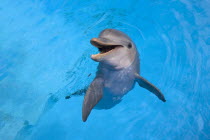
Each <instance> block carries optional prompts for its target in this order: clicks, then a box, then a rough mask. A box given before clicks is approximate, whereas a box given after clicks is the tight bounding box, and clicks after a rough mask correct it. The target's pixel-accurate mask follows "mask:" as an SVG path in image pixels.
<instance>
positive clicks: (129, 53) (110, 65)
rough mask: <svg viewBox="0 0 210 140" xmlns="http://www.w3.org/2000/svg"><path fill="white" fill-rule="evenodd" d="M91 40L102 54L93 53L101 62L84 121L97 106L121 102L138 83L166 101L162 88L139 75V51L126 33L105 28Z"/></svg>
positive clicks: (88, 95) (90, 90)
mask: <svg viewBox="0 0 210 140" xmlns="http://www.w3.org/2000/svg"><path fill="white" fill-rule="evenodd" d="M90 43H91V44H92V45H93V46H95V47H96V48H98V50H99V53H98V54H95V55H91V58H92V59H93V60H94V61H96V62H99V65H98V71H97V73H96V77H95V79H94V80H93V82H92V83H91V84H90V86H89V87H88V90H87V92H86V95H85V97H84V101H83V107H82V120H83V121H84V122H85V121H86V120H87V118H88V116H89V114H90V112H91V110H92V109H93V108H94V107H96V108H99V109H109V108H111V107H113V106H114V105H116V104H118V103H119V102H120V101H121V98H122V97H123V95H125V94H126V93H128V92H129V91H130V90H131V89H133V87H134V85H135V83H136V82H137V83H138V84H139V86H141V87H143V88H145V89H147V90H149V91H150V92H152V93H154V94H155V95H156V96H157V97H158V98H159V99H160V100H162V101H163V102H165V101H166V100H165V98H164V96H163V94H162V93H161V91H160V90H159V89H158V88H156V87H155V86H154V85H153V84H151V83H150V82H149V81H147V80H146V79H144V78H143V77H141V76H140V75H139V73H140V60H139V54H138V51H137V48H136V46H135V44H134V43H133V42H132V40H131V39H130V38H129V37H128V36H127V35H126V34H124V33H123V32H121V31H119V30H116V29H105V30H103V31H102V32H101V33H100V34H99V37H98V38H92V39H91V40H90Z"/></svg>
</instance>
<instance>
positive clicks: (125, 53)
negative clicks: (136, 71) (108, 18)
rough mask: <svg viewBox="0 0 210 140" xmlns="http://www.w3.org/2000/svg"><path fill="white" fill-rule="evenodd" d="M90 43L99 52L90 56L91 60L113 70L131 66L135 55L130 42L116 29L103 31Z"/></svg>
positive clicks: (132, 44)
mask: <svg viewBox="0 0 210 140" xmlns="http://www.w3.org/2000/svg"><path fill="white" fill-rule="evenodd" d="M90 43H91V44H92V45H93V46H95V47H97V48H98V50H99V53H98V54H94V55H91V58H92V59H93V60H95V61H97V62H100V63H104V64H106V65H108V66H109V67H111V68H114V69H120V68H125V67H127V66H129V65H131V64H132V62H133V61H134V59H135V57H136V54H137V51H136V47H135V44H134V43H133V42H132V40H131V39H130V38H129V37H128V36H127V35H126V34H124V33H123V32H121V31H119V30H116V29H105V30H103V31H102V32H101V33H100V34H99V37H98V38H92V39H91V40H90Z"/></svg>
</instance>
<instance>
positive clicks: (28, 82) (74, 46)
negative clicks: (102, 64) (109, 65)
mask: <svg viewBox="0 0 210 140" xmlns="http://www.w3.org/2000/svg"><path fill="white" fill-rule="evenodd" d="M209 7H210V1H209V0H180V1H178V0H171V1H169V0H168V1H164V2H163V1H161V0H139V1H138V0H131V1H124V2H122V0H114V1H113V0H107V1H100V0H88V1H87V0H75V1H71V0H59V1H54V0H0V140H94V139H96V140H109V139H110V140H111V139H113V140H144V139H145V140H151V139H152V140H153V139H154V140H198V139H199V140H206V139H210V90H209V86H210V73H209V71H210V8H209ZM105 28H115V29H118V30H121V31H123V32H125V33H127V34H128V35H129V36H130V37H131V38H132V39H133V41H134V42H135V43H136V45H137V47H138V50H139V52H140V58H141V75H142V76H143V77H145V78H146V79H148V80H149V81H151V82H152V83H154V84H155V85H156V86H157V87H159V88H160V89H161V91H162V92H163V94H164V95H165V97H166V100H167V102H166V103H163V102H161V101H160V100H158V98H157V97H155V96H154V95H153V94H151V93H150V92H148V91H146V90H145V89H143V88H141V87H139V86H138V85H136V86H135V88H134V89H133V90H132V91H131V92H129V93H128V94H127V95H126V96H124V98H123V101H122V102H121V103H120V104H118V105H117V106H115V107H114V108H112V109H109V110H93V111H92V113H91V115H90V116H89V118H88V121H87V122H85V123H83V122H82V119H81V108H82V102H83V98H84V96H75V97H72V98H70V99H68V100H66V99H65V96H67V95H70V94H71V93H73V92H75V91H77V90H79V89H82V88H84V87H85V86H87V85H89V84H90V82H91V81H92V80H93V78H94V75H95V72H96V67H97V63H96V62H94V61H92V60H91V59H90V55H91V54H93V53H96V52H97V50H96V49H95V48H94V47H93V46H91V44H90V43H89V40H90V39H91V38H93V37H97V35H98V33H99V32H100V31H101V30H103V29H105Z"/></svg>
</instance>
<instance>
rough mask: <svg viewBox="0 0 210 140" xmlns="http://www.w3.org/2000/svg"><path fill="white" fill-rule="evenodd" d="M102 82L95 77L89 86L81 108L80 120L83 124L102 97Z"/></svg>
mask: <svg viewBox="0 0 210 140" xmlns="http://www.w3.org/2000/svg"><path fill="white" fill-rule="evenodd" d="M103 87H104V80H103V79H102V78H100V77H97V78H95V79H94V80H93V82H92V83H91V84H90V86H89V88H88V90H87V92H86V95H85V99H84V101H83V106H82V120H83V121H84V122H85V121H86V120H87V118H88V116H89V114H90V112H91V110H92V109H93V107H94V106H95V105H96V104H97V103H98V102H99V101H100V99H101V98H102V96H103Z"/></svg>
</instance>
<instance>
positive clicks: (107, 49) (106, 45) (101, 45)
mask: <svg viewBox="0 0 210 140" xmlns="http://www.w3.org/2000/svg"><path fill="white" fill-rule="evenodd" d="M90 43H91V44H92V45H93V46H95V47H97V48H98V50H99V52H100V53H98V54H95V55H92V56H91V58H92V59H94V60H96V59H100V58H102V57H104V56H105V55H108V54H109V53H111V52H112V51H113V50H114V49H116V48H119V47H122V45H118V44H116V43H113V42H111V41H109V40H105V39H100V38H93V39H91V40H90Z"/></svg>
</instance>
